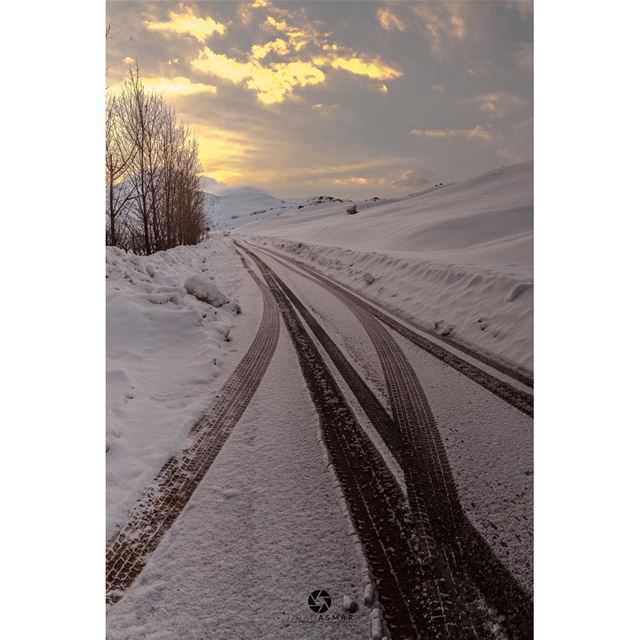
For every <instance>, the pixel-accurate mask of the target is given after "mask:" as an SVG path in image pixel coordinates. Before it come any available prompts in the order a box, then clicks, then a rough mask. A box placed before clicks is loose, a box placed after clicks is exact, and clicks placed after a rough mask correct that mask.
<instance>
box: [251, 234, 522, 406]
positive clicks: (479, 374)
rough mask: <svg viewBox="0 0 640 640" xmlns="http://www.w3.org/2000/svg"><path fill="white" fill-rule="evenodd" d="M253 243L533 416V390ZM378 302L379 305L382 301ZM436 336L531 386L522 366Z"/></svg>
mask: <svg viewBox="0 0 640 640" xmlns="http://www.w3.org/2000/svg"><path fill="white" fill-rule="evenodd" d="M251 246H253V247H254V248H256V249H260V250H261V251H265V252H266V253H269V254H270V255H272V256H274V257H276V258H279V259H281V260H285V261H287V262H290V263H291V264H294V265H295V266H296V267H297V268H298V269H301V270H303V271H305V272H306V273H308V274H310V275H311V276H312V277H314V278H316V279H317V280H319V281H321V282H322V283H323V284H325V285H326V286H327V287H329V288H330V289H331V290H333V291H335V292H337V293H339V294H340V295H342V296H344V297H346V298H348V299H350V300H352V301H353V302H354V303H355V304H358V305H360V306H361V307H362V308H364V309H366V310H367V311H368V312H369V313H370V314H371V315H372V316H374V317H375V318H377V319H378V320H380V321H382V322H383V323H384V324H386V325H388V326H389V327H391V328H392V329H393V330H394V331H397V332H398V333H399V334H400V335H402V336H404V337H405V338H407V340H410V341H411V342H413V343H414V344H415V345H416V346H418V347H420V348H421V349H423V350H424V351H426V352H427V353H429V354H431V355H432V356H434V357H436V358H438V360H441V361H442V362H444V363H445V364H447V365H449V366H450V367H452V368H453V369H455V370H456V371H458V372H459V373H461V374H462V375H464V376H466V377H467V378H470V379H471V380H473V381H474V382H476V383H477V384H479V385H481V386H482V387H484V388H485V389H487V391H490V392H491V393H493V394H494V395H496V396H498V397H499V398H500V399H501V400H504V401H505V402H506V403H508V404H510V405H511V406H512V407H515V408H516V409H518V410H519V411H521V412H522V413H524V414H525V415H527V416H530V417H533V393H530V392H528V391H525V390H523V389H519V388H517V387H515V386H513V385H511V384H509V383H508V382H506V381H504V380H501V379H499V378H497V377H495V376H493V375H492V374H491V373H489V372H488V371H485V370H484V369H481V368H480V367H478V366H476V365H474V364H473V363H472V362H469V361H467V360H465V359H464V358H461V357H460V356H458V355H457V354H455V353H453V352H452V351H449V350H447V349H445V348H444V347H443V346H441V345H440V344H438V343H436V342H434V341H433V340H429V339H428V338H426V337H425V336H423V335H420V334H418V333H416V332H415V331H412V330H411V329H409V328H408V327H407V326H405V325H404V324H402V323H401V322H398V321H397V320H396V319H395V318H393V317H392V315H391V314H390V313H385V312H384V311H382V310H380V309H378V308H377V307H374V306H373V305H371V304H369V303H368V302H367V301H366V300H364V299H363V298H362V297H360V294H358V295H356V294H355V293H354V292H353V290H352V289H351V288H350V287H348V286H347V285H343V284H342V283H340V284H338V283H337V282H335V281H334V280H332V279H330V278H328V277H327V276H325V275H322V274H320V273H318V272H317V271H316V270H315V269H312V268H311V267H309V266H308V265H306V264H304V263H303V262H300V261H299V260H296V259H294V258H291V257H290V256H285V255H283V254H281V253H279V252H278V251H274V250H273V249H270V248H267V247H257V246H255V245H251ZM376 304H378V305H379V303H376ZM379 306H381V305H379ZM406 322H407V323H408V324H412V325H414V326H416V327H417V325H415V323H413V322H410V321H408V320H407V321H406ZM420 330H421V331H423V332H425V333H429V334H433V332H432V331H429V330H426V329H424V328H422V327H420ZM434 337H435V336H434ZM437 339H438V340H440V341H442V342H449V344H451V346H452V347H454V348H455V349H458V350H459V351H462V352H465V353H467V355H470V356H471V357H473V358H475V359H476V360H478V361H480V362H483V363H484V364H486V365H488V366H491V367H493V368H494V369H495V370H497V371H500V372H501V373H503V374H504V375H507V376H510V377H512V378H513V379H514V380H517V381H518V382H521V383H522V384H524V385H526V386H529V387H531V386H532V385H533V378H532V376H531V375H530V374H529V373H528V372H526V371H524V370H523V369H522V368H520V367H515V366H507V365H505V364H503V363H501V362H500V361H499V360H498V359H496V358H494V357H493V356H490V355H489V354H483V353H481V352H479V351H476V350H475V349H472V348H471V347H469V346H467V345H465V344H463V343H461V342H459V341H453V340H451V339H449V340H448V341H447V340H445V339H444V338H443V337H441V336H437Z"/></svg>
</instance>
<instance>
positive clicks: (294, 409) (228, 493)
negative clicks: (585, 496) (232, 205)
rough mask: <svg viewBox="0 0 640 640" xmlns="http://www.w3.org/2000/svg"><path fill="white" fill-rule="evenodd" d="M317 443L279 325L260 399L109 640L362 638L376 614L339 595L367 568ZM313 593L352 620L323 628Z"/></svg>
mask: <svg viewBox="0 0 640 640" xmlns="http://www.w3.org/2000/svg"><path fill="white" fill-rule="evenodd" d="M252 288H253V291H252V293H251V295H252V296H253V297H254V298H256V297H259V293H258V291H257V287H256V286H255V284H253V287H252ZM247 297H248V298H249V297H250V296H249V295H248V296H247ZM256 311H258V312H259V311H260V310H259V309H256ZM259 315H260V314H259V313H258V314H257V316H256V317H259ZM283 390H285V392H284V393H283ZM274 398H277V401H274ZM320 439H321V436H320V426H319V422H318V416H317V413H316V410H315V407H314V405H313V402H312V400H311V398H310V396H309V392H308V390H307V388H306V384H305V382H304V379H303V378H302V376H301V375H300V370H299V367H298V365H297V355H296V352H295V350H294V347H293V345H292V344H291V340H290V339H289V337H288V334H287V332H286V330H284V327H283V331H282V332H281V335H280V340H279V343H278V347H277V349H276V352H275V355H274V358H273V361H272V362H271V364H270V366H269V368H268V369H267V372H266V374H265V377H264V378H263V381H262V383H261V384H260V386H259V388H258V390H257V392H256V395H255V396H254V398H253V400H252V401H251V403H250V404H249V406H248V407H247V410H246V411H245V413H244V415H243V416H242V418H241V419H240V420H239V422H238V423H237V424H236V426H235V427H234V429H233V431H232V432H231V435H230V437H229V439H228V440H227V442H226V443H225V445H224V447H223V448H222V450H221V451H220V453H219V454H218V456H217V458H216V460H215V462H214V464H213V465H212V466H211V468H210V469H209V471H208V473H207V474H206V475H205V477H204V479H203V480H202V481H201V483H200V484H199V486H198V488H197V489H196V491H195V492H194V494H193V496H192V498H191V500H190V501H189V504H188V505H187V507H186V508H185V509H184V510H183V512H182V513H181V514H180V516H178V518H177V520H176V521H175V523H174V524H173V526H172V527H171V528H170V529H169V531H167V533H166V534H165V535H164V537H163V539H162V541H161V543H160V545H159V546H158V548H157V549H156V551H155V552H154V554H153V555H152V556H151V558H150V560H149V562H148V563H147V566H146V567H145V569H144V570H143V572H142V573H141V574H140V576H139V578H138V580H137V581H136V582H135V583H134V584H133V585H132V586H131V587H130V589H129V590H128V591H127V593H126V594H125V596H124V598H123V599H122V600H121V601H120V602H119V603H118V604H117V605H115V606H114V607H112V608H110V610H109V611H108V616H107V628H108V634H107V637H108V638H109V639H110V640H129V639H131V638H147V639H148V640H160V639H161V638H163V639H164V638H184V639H185V640H197V639H200V638H224V639H225V640H246V639H247V638H261V639H264V640H299V639H300V638H302V637H304V638H307V639H308V640H330V639H335V640H366V638H368V637H369V621H368V613H369V612H368V610H366V609H364V608H362V609H360V610H358V611H355V612H353V613H352V614H346V613H345V612H343V611H342V609H341V604H342V601H343V594H348V593H358V592H360V591H361V590H362V588H363V584H364V576H366V575H367V569H366V563H365V560H364V557H363V555H362V552H361V549H360V545H359V544H358V540H357V537H355V535H354V532H353V526H352V524H351V522H350V519H349V516H348V515H347V513H346V512H345V509H344V507H343V504H342V500H341V497H340V493H339V489H337V487H336V481H335V478H334V474H333V471H332V468H331V467H330V465H328V464H327V461H326V459H325V457H324V456H323V454H322V449H321V446H320V444H319V440H320ZM316 589H324V590H326V591H327V592H328V593H329V594H330V595H331V596H332V599H333V604H332V606H331V609H329V611H328V612H327V614H326V615H331V614H341V615H345V616H346V617H347V618H348V617H349V615H351V616H352V619H351V620H347V621H338V622H317V619H318V615H317V614H313V613H312V612H311V611H310V609H309V607H308V604H307V598H308V596H309V594H310V593H311V592H312V591H314V590H316Z"/></svg>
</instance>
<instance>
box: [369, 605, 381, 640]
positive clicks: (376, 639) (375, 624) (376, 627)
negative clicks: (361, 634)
mask: <svg viewBox="0 0 640 640" xmlns="http://www.w3.org/2000/svg"><path fill="white" fill-rule="evenodd" d="M369 624H370V625H371V640H382V614H381V613H380V610H379V609H373V610H372V611H371V613H370V614H369Z"/></svg>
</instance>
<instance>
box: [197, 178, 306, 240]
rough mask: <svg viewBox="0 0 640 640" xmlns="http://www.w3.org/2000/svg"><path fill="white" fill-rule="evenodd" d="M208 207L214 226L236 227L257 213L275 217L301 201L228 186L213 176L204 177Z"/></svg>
mask: <svg viewBox="0 0 640 640" xmlns="http://www.w3.org/2000/svg"><path fill="white" fill-rule="evenodd" d="M200 184H201V188H202V191H203V192H204V194H205V207H206V211H207V217H208V219H209V223H210V226H211V229H212V230H214V231H217V230H222V229H233V228H236V227H239V226H242V225H243V224H246V223H247V222H251V221H253V220H254V219H256V217H260V218H262V217H267V218H268V217H272V216H274V215H278V214H281V213H282V212H284V211H286V210H287V209H289V208H291V207H296V206H297V205H298V201H297V200H293V199H283V198H277V197H275V196H272V195H271V194H269V193H267V192H265V191H262V190H260V189H257V188H256V187H227V186H226V185H225V184H223V183H221V182H217V181H216V180H213V179H212V178H206V177H201V178H200Z"/></svg>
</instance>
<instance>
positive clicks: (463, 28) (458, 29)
mask: <svg viewBox="0 0 640 640" xmlns="http://www.w3.org/2000/svg"><path fill="white" fill-rule="evenodd" d="M411 10H412V12H413V14H414V17H415V18H416V19H417V21H418V23H419V24H420V25H421V27H422V29H423V31H424V34H425V36H426V37H427V39H428V40H429V42H430V45H431V53H432V54H433V55H434V56H435V57H436V58H438V59H439V60H444V59H445V57H446V50H447V48H448V46H449V45H450V44H451V42H453V41H455V40H463V39H464V38H465V36H466V34H467V25H466V22H465V20H464V19H463V17H462V15H461V10H460V7H459V6H458V5H457V4H454V3H451V2H449V3H440V4H436V3H426V2H421V3H418V4H414V5H412V6H411Z"/></svg>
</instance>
